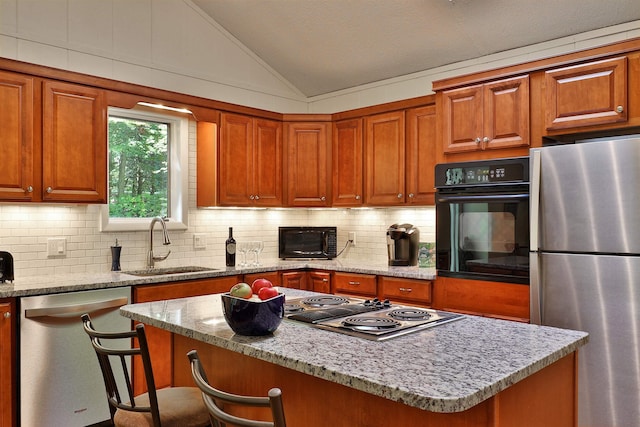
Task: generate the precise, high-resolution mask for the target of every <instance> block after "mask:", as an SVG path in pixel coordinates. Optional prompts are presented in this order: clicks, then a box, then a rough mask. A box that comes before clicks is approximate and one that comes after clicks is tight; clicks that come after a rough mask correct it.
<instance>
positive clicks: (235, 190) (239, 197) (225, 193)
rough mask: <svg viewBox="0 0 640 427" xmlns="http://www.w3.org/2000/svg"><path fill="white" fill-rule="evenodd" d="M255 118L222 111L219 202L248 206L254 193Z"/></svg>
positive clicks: (226, 204)
mask: <svg viewBox="0 0 640 427" xmlns="http://www.w3.org/2000/svg"><path fill="white" fill-rule="evenodd" d="M252 170H253V119H252V118H251V117H248V116H241V115H237V114H225V113H223V114H221V115H220V171H219V174H218V189H219V192H218V194H219V204H220V205H221V206H249V205H250V204H251V203H250V199H249V196H250V195H251V194H252V188H251V186H252V178H251V177H252V174H253V172H252Z"/></svg>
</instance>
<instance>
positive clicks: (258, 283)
mask: <svg viewBox="0 0 640 427" xmlns="http://www.w3.org/2000/svg"><path fill="white" fill-rule="evenodd" d="M271 287H273V283H271V282H270V281H269V280H267V279H262V278H260V279H256V280H254V281H253V283H252V284H251V290H252V291H253V293H254V294H258V293H259V292H260V289H262V288H271Z"/></svg>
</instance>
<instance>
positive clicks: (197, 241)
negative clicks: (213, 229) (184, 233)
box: [193, 233, 207, 249]
mask: <svg viewBox="0 0 640 427" xmlns="http://www.w3.org/2000/svg"><path fill="white" fill-rule="evenodd" d="M193 249H207V235H206V234H203V233H196V234H194V235H193Z"/></svg>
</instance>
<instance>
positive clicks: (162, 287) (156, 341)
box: [133, 276, 242, 395]
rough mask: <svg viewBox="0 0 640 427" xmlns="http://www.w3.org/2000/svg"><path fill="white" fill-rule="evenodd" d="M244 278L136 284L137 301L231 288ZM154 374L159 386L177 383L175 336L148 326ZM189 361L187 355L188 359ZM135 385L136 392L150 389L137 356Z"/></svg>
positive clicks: (146, 330) (208, 292)
mask: <svg viewBox="0 0 640 427" xmlns="http://www.w3.org/2000/svg"><path fill="white" fill-rule="evenodd" d="M241 281H242V276H227V277H220V278H213V279H200V280H188V281H181V282H174V283H162V284H157V285H148V286H136V287H135V288H134V289H133V302H134V303H139V302H151V301H163V300H168V299H174V298H187V297H195V296H200V295H209V294H217V293H221V292H227V291H228V290H229V289H231V287H232V286H233V285H235V284H236V283H238V282H241ZM145 332H146V334H147V341H148V343H149V352H150V354H151V364H152V365H153V376H154V379H155V382H156V388H162V387H167V386H171V385H173V363H174V361H173V358H172V356H171V348H172V346H173V337H172V334H171V332H168V331H165V330H162V329H159V328H155V327H153V326H145ZM185 363H186V359H185ZM133 383H134V384H133V387H134V392H135V394H136V395H138V394H140V393H143V392H144V391H146V389H147V387H146V384H145V380H144V371H143V368H142V363H141V362H140V361H139V360H134V364H133Z"/></svg>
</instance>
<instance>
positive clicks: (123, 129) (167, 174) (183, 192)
mask: <svg viewBox="0 0 640 427" xmlns="http://www.w3.org/2000/svg"><path fill="white" fill-rule="evenodd" d="M149 110H151V109H147V108H140V107H136V108H134V109H131V110H126V109H120V108H109V127H108V138H109V165H108V167H109V195H108V200H109V203H108V204H107V205H106V206H104V207H103V208H102V212H101V216H102V231H132V230H146V229H147V227H148V226H149V223H150V220H151V218H153V217H155V216H163V217H165V216H166V217H167V218H169V222H168V226H169V227H170V228H172V229H186V227H187V218H188V211H187V209H188V206H187V204H188V173H187V164H188V124H189V122H188V120H187V119H186V118H185V117H182V116H178V115H171V114H162V113H159V112H155V111H149Z"/></svg>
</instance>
